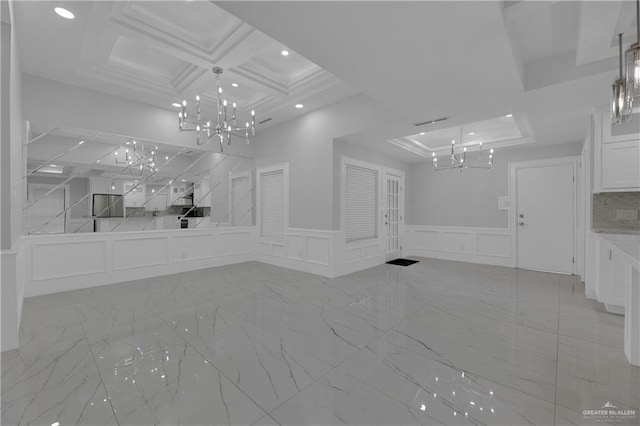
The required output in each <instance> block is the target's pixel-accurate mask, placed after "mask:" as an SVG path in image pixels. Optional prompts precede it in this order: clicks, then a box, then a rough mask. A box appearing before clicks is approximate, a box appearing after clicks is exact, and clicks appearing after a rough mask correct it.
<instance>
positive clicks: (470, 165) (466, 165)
mask: <svg viewBox="0 0 640 426" xmlns="http://www.w3.org/2000/svg"><path fill="white" fill-rule="evenodd" d="M462 127H463V126H460V144H461V145H462ZM455 145H456V141H455V139H454V140H452V141H451V164H450V165H446V166H442V165H440V164H438V157H436V153H435V152H433V153H432V154H431V157H432V164H433V170H434V171H436V172H437V171H439V170H449V169H458V170H460V172H462V171H463V170H464V169H490V168H491V167H493V148H492V149H490V150H489V157H488V159H487V160H486V161H485V160H483V159H482V142H479V143H478V151H477V154H476V158H475V159H473V160H469V159H467V147H466V146H465V147H463V148H462V152H459V153H456V151H455Z"/></svg>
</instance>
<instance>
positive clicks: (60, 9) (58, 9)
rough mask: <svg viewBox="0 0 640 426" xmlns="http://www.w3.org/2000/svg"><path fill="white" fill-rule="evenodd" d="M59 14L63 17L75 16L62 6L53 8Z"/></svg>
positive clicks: (71, 17) (70, 17)
mask: <svg viewBox="0 0 640 426" xmlns="http://www.w3.org/2000/svg"><path fill="white" fill-rule="evenodd" d="M53 10H54V11H55V12H56V13H57V14H58V15H59V16H61V17H63V18H64V19H73V18H75V15H74V14H73V13H71V11H69V10H67V9H65V8H64V7H56V8H55V9H53Z"/></svg>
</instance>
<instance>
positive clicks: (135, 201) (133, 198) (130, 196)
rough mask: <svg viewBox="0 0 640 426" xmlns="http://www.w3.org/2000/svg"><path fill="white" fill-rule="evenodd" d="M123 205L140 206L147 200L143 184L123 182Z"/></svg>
mask: <svg viewBox="0 0 640 426" xmlns="http://www.w3.org/2000/svg"><path fill="white" fill-rule="evenodd" d="M124 193H125V196H124V206H125V207H142V206H143V205H144V204H145V202H146V201H147V196H146V194H145V190H144V184H141V183H138V182H126V183H125V184H124Z"/></svg>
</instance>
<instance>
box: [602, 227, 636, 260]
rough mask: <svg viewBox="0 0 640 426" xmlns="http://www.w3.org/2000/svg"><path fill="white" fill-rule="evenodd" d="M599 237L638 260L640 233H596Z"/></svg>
mask: <svg viewBox="0 0 640 426" xmlns="http://www.w3.org/2000/svg"><path fill="white" fill-rule="evenodd" d="M598 235H599V236H600V238H602V239H603V240H605V241H606V242H608V243H609V244H611V245H612V246H614V247H616V248H618V249H620V250H621V251H622V252H623V253H625V254H626V255H627V256H629V257H631V259H633V260H635V261H636V262H640V235H632V234H608V233H598Z"/></svg>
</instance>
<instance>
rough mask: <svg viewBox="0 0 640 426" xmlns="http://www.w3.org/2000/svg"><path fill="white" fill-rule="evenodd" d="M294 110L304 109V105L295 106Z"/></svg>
mask: <svg viewBox="0 0 640 426" xmlns="http://www.w3.org/2000/svg"><path fill="white" fill-rule="evenodd" d="M296 108H298V109H301V108H304V105H302V104H296Z"/></svg>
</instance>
